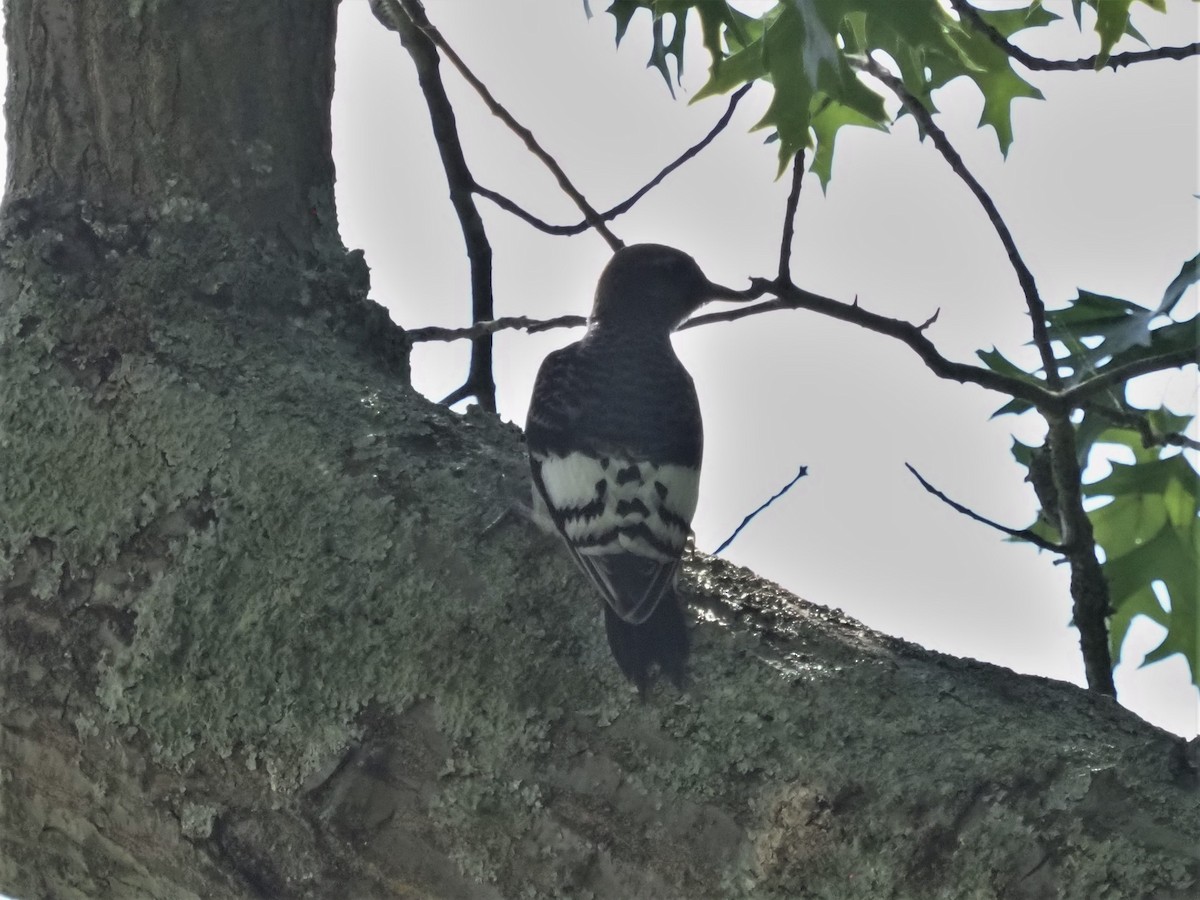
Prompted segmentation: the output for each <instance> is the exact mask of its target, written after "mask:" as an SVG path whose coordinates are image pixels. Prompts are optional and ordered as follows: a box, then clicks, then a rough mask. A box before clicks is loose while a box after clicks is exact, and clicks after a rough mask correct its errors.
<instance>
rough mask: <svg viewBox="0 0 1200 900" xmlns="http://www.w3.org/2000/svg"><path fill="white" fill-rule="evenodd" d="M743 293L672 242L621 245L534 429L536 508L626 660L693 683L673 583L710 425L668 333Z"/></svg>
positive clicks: (533, 407) (625, 666) (634, 673)
mask: <svg viewBox="0 0 1200 900" xmlns="http://www.w3.org/2000/svg"><path fill="white" fill-rule="evenodd" d="M718 299H726V300H744V299H746V297H745V296H744V295H742V294H739V293H738V292H737V291H734V290H731V289H730V288H725V287H721V286H720V285H717V284H713V283H712V282H711V281H709V280H708V279H707V278H705V277H704V273H703V272H702V271H701V270H700V267H699V266H698V265H697V264H696V261H695V260H694V259H692V258H691V257H690V256H688V255H687V254H686V253H683V252H682V251H680V250H676V249H674V248H672V247H665V246H663V245H661V244H637V245H634V246H630V247H626V248H624V249H622V250H618V251H617V253H616V254H614V255H613V258H612V259H611V260H610V261H609V263H608V265H607V266H606V267H605V269H604V272H603V273H602V274H601V276H600V283H599V284H598V285H597V287H596V297H595V302H594V304H593V306H592V312H591V316H590V317H589V319H588V329H587V333H586V334H585V335H584V336H583V338H582V339H581V340H579V341H576V342H575V343H573V344H570V345H568V346H566V347H563V348H562V349H561V350H556V351H554V352H552V353H551V354H550V355H548V356H547V357H546V359H545V361H544V362H543V363H542V366H541V368H540V369H539V370H538V374H537V379H536V381H535V382H534V388H533V398H532V400H531V401H530V405H529V418H528V421H527V423H526V426H525V438H526V444H527V446H528V450H529V464H530V469H531V472H532V475H533V487H534V490H533V505H534V514H535V517H539V518H542V519H543V520H544V519H545V518H548V519H549V520H550V522H552V523H553V526H554V529H555V530H556V531H557V532H558V533H559V535H560V536H561V537H562V538H563V540H564V541H565V543H566V545H567V549H568V550H569V551H570V553H571V556H572V557H573V558H574V560H575V562H576V563H577V564H578V565H579V568H580V569H582V570H583V572H584V574H586V575H587V576H588V578H589V579H590V580H591V582H592V584H593V585H595V587H596V589H597V590H598V591H599V592H600V595H601V597H603V599H604V604H603V606H604V623H605V632H606V633H607V635H608V644H609V647H610V648H611V650H612V654H613V657H614V658H615V659H616V662H617V665H618V666H619V667H620V669H621V671H622V672H623V673H624V674H625V676H626V677H627V678H629V679H630V680H631V681H632V682H633V683H634V684H635V685H637V688H638V690H639V692H641V693H642V694H643V695H644V694H645V691H646V688H647V686H648V685H649V683H650V679H651V674H650V672H651V667H652V666H653V665H654V664H657V666H658V668H659V669H660V670H661V671H662V672H663V673H664V674H665V675H667V676H668V677H669V678H670V679H671V680H672V681H673V682H674V683H675V685H676V686H677V687H680V688H682V686H683V678H684V667H685V664H686V661H687V655H688V634H687V626H686V624H685V622H684V617H683V610H682V608H681V606H680V601H679V598H678V596H677V595H676V590H675V583H676V579H677V577H678V573H679V561H680V557H681V555H682V554H683V548H684V544H685V543H686V541H687V538H688V535H689V534H691V523H692V515H693V514H694V513H695V511H696V501H697V498H698V493H699V485H700V460H701V456H702V453H703V446H704V433H703V426H702V424H701V420H700V405H699V403H698V401H697V399H696V388H695V386H694V385H693V383H692V378H691V376H690V375H689V374H688V372H687V369H685V368H684V367H683V363H681V362H680V361H679V358H678V357H677V356H676V355H675V350H674V348H673V347H672V346H671V332H672V331H674V330H675V328H676V327H678V326H679V325H680V324H681V323H682V322H683V321H684V320H685V319H686V318H687V317H688V316H689V315H690V314H691V313H692V312H694V311H695V310H696V309H698V308H699V307H700V306H702V305H703V304H704V303H706V302H708V301H709V300H718Z"/></svg>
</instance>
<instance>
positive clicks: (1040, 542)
mask: <svg viewBox="0 0 1200 900" xmlns="http://www.w3.org/2000/svg"><path fill="white" fill-rule="evenodd" d="M904 468H906V469H908V471H910V472H912V474H913V477H914V478H916V479H917V481H919V482H921V487H923V488H925V490H927V491H929V493H931V494H933V496H935V497H937V498H938V499H939V500H941V501H942V502H943V503H945V504H946V505H947V506H949V507H950V508H951V509H953V510H955V511H956V512H960V513H962V514H963V515H964V516H967V517H968V518H971V519H974V520H975V521H976V522H982V523H983V524H984V525H989V526H991V527H992V528H995V529H996V530H997V531H1001V532H1003V533H1004V534H1007V535H1008V536H1009V537H1014V538H1019V539H1020V540H1022V541H1028V542H1029V543H1031V544H1033V545H1034V546H1036V547H1041V548H1042V549H1043V550H1049V551H1051V552H1052V553H1062V552H1063V548H1062V547H1061V546H1060V545H1058V544H1056V543H1054V541H1048V540H1046V539H1045V538H1044V537H1042V536H1041V535H1040V534H1038V533H1036V532H1034V531H1031V530H1030V529H1028V528H1009V527H1008V526H1007V525H1001V524H1000V523H999V522H996V521H994V520H992V519H989V518H987V517H986V516H981V515H980V514H979V513H977V512H975V510H973V509H971V508H970V507H968V506H963V505H962V504H961V503H957V502H955V501H954V500H951V499H950V498H949V497H947V496H946V495H945V494H943V493H942V492H941V491H939V490H938V489H937V488H935V487H934V486H933V485H932V484H930V483H929V482H928V481H926V480H925V478H924V477H922V475H921V473H920V472H918V471H917V470H916V469H915V468H913V467H912V465H910V464H909V463H905V464H904Z"/></svg>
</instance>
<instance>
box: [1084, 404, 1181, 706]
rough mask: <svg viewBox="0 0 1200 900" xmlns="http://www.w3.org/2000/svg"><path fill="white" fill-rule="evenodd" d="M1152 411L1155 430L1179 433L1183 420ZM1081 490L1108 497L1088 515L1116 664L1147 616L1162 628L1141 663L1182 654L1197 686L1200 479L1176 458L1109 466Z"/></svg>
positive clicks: (1172, 415) (1176, 455)
mask: <svg viewBox="0 0 1200 900" xmlns="http://www.w3.org/2000/svg"><path fill="white" fill-rule="evenodd" d="M1155 412H1158V413H1159V415H1157V416H1155V419H1156V421H1155V427H1159V426H1164V427H1168V428H1170V427H1178V426H1180V425H1181V424H1183V423H1184V419H1185V418H1186V417H1182V416H1176V415H1175V414H1174V413H1170V412H1169V411H1167V410H1161V411H1155ZM1106 436H1107V435H1106ZM1083 490H1084V493H1085V495H1087V496H1091V497H1097V496H1108V497H1111V498H1112V499H1111V500H1110V501H1109V502H1108V503H1106V504H1105V505H1103V506H1101V507H1099V508H1097V509H1093V510H1091V511H1090V512H1089V513H1088V517H1089V519H1091V522H1092V527H1093V530H1094V532H1095V538H1096V543H1097V544H1099V545H1100V547H1101V548H1102V549H1103V550H1104V555H1105V561H1104V576H1105V580H1106V581H1107V583H1108V588H1109V595H1110V603H1111V605H1112V609H1113V615H1112V617H1111V619H1110V621H1109V636H1110V641H1111V643H1112V646H1113V648H1114V658H1116V656H1117V654H1116V652H1115V650H1116V649H1117V648H1119V647H1120V645H1121V642H1122V641H1123V640H1124V639H1125V636H1126V634H1127V633H1128V629H1129V625H1130V623H1132V621H1133V619H1134V618H1136V617H1137V616H1139V615H1145V616H1148V617H1149V618H1151V619H1153V620H1154V621H1155V622H1158V623H1159V624H1160V625H1162V626H1164V627H1165V628H1166V629H1167V635H1166V637H1165V638H1164V639H1163V641H1162V643H1161V644H1159V646H1158V647H1156V648H1155V649H1154V650H1153V651H1151V652H1150V653H1149V654H1147V656H1146V662H1147V663H1150V662H1154V661H1156V660H1159V659H1163V658H1165V657H1167V656H1170V655H1172V654H1175V653H1182V654H1183V655H1184V658H1185V659H1186V660H1187V662H1188V665H1189V666H1190V668H1191V671H1192V679H1193V681H1196V682H1197V684H1200V631H1198V630H1197V622H1198V610H1197V607H1198V605H1200V596H1198V593H1200V590H1198V589H1200V584H1198V578H1197V573H1198V572H1200V475H1198V474H1197V472H1196V470H1195V469H1193V468H1192V466H1191V465H1190V464H1189V463H1188V461H1187V460H1186V458H1185V457H1184V456H1183V455H1182V454H1175V455H1173V456H1167V457H1163V458H1159V459H1152V460H1147V459H1144V458H1143V459H1140V460H1139V461H1138V462H1137V463H1135V464H1133V465H1129V464H1126V463H1112V468H1111V471H1110V472H1109V474H1108V475H1107V476H1105V477H1104V478H1101V479H1100V480H1098V481H1096V482H1093V483H1091V484H1087V485H1084V488H1083ZM1155 583H1159V584H1160V585H1161V586H1162V587H1163V589H1164V590H1165V592H1166V594H1167V597H1168V598H1169V600H1170V608H1169V609H1167V608H1165V607H1164V606H1163V605H1162V604H1161V603H1160V602H1159V600H1158V598H1157V596H1156V595H1155V593H1154V590H1153V585H1154V584H1155Z"/></svg>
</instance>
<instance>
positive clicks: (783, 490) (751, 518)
mask: <svg viewBox="0 0 1200 900" xmlns="http://www.w3.org/2000/svg"><path fill="white" fill-rule="evenodd" d="M807 474H808V466H801V467H800V471H799V472H797V473H796V477H795V478H793V479H792V480H791V481H789V482H788V483H787V484H785V485H784V486H783V487H781V488H780V489H779V490H778V491H776V492H775V493H774V494H773V495H772V496H771V498H770V499H769V500H767V502H766V503H764V504H762V505H761V506H759V508H758V509H756V510H754V512H752V513H750V515H748V516H746V518H744V519H742V524H741V525H739V526H738V527H737V528H735V529H733V534H731V535H730V536H729V537H727V538H725V541H724V543H722V544H721V546H720V547H718V548H717V549H716V550H714V551H713V554H712V555H713V556H720V555H721V551H722V550H724V549H725V548H726V547H728V546H729V545H730V544H732V543H733V542H734V539H735V538H737V536H738V535H739V534H741V533H742V529H743V528H745V527H746V526H747V525H749V524H750V523H751V522H753V521H754V518H755V516H757V515H758V514H759V513H760V512H762V511H763V510H764V509H766V508H767V507H768V506H770V505H771V504H772V503H774V502H775V501H776V500H778V499H779V498H780V497H782V496H783V495H784V494H786V493H787V492H788V491H790V490H791V489H792V486H793V485H794V484H795V483H796V482H797V481H799V480H800V479H801V478H803V477H804V476H805V475H807Z"/></svg>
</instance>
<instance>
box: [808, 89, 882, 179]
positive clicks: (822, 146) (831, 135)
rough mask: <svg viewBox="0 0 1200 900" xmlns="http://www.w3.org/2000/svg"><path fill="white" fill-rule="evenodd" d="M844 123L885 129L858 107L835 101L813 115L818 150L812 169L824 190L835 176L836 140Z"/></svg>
mask: <svg viewBox="0 0 1200 900" xmlns="http://www.w3.org/2000/svg"><path fill="white" fill-rule="evenodd" d="M872 96H874V95H872ZM876 99H878V98H876ZM843 125H858V126H860V127H863V128H876V129H879V130H881V131H882V130H885V129H884V126H883V125H880V124H879V121H878V120H877V119H874V118H872V117H870V116H865V115H863V114H862V113H861V112H859V111H858V110H856V109H851V108H850V107H848V106H843V105H842V104H841V103H836V102H833V101H829V102H828V103H826V104H825V106H824V108H823V109H822V110H821V111H820V112H819V113H817V114H816V115H814V116H813V117H812V129H813V134H814V136H815V139H816V152H815V153H814V154H813V161H812V166H811V170H812V172H813V174H815V175H816V176H817V178H818V179H820V181H821V190H822V191H824V190H825V189H826V188H827V187H828V186H829V179H830V178H832V177H833V148H834V142H835V141H836V140H837V133H838V129H840V128H841V127H842V126H843Z"/></svg>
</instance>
